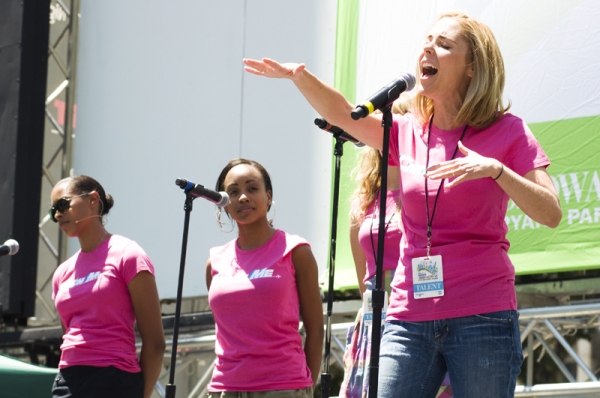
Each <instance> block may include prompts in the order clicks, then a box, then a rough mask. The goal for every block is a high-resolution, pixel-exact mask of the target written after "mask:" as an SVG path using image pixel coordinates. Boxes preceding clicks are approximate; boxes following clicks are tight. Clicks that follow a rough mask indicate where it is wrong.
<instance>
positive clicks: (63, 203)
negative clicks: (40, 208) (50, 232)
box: [48, 192, 92, 222]
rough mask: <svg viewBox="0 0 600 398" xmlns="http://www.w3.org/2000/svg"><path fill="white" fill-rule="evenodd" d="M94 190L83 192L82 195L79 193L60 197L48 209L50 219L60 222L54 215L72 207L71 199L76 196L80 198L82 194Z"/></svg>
mask: <svg viewBox="0 0 600 398" xmlns="http://www.w3.org/2000/svg"><path fill="white" fill-rule="evenodd" d="M91 193H92V192H87V193H82V194H81V195H77V196H72V197H70V198H60V199H59V200H57V201H56V202H55V203H54V206H52V207H51V208H50V210H48V214H50V219H51V220H52V221H54V222H58V220H57V219H56V218H55V217H54V216H55V215H56V212H57V211H60V212H61V213H64V212H65V211H67V210H69V209H70V208H71V201H72V200H73V199H75V198H80V197H82V196H87V195H89V194H91Z"/></svg>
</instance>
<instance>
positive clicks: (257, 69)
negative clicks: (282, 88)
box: [244, 58, 306, 80]
mask: <svg viewBox="0 0 600 398" xmlns="http://www.w3.org/2000/svg"><path fill="white" fill-rule="evenodd" d="M244 65H246V66H245V67H244V70H245V71H246V72H249V73H252V74H253V75H258V76H266V77H271V78H279V79H291V80H295V79H297V78H299V77H300V76H301V75H302V72H303V71H304V69H306V66H305V65H304V64H294V63H286V64H280V63H279V62H277V61H275V60H272V59H269V58H263V59H262V61H259V60H256V59H248V58H245V59H244Z"/></svg>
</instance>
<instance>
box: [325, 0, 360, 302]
mask: <svg viewBox="0 0 600 398" xmlns="http://www.w3.org/2000/svg"><path fill="white" fill-rule="evenodd" d="M359 6H360V2H359V0H343V1H338V10H337V31H336V50H335V76H334V86H335V88H337V89H338V90H339V91H340V92H341V93H342V94H344V96H345V97H346V98H347V99H348V101H350V102H356V67H357V47H358V46H357V41H358V16H359V15H358V14H359ZM331 153H332V154H333V145H332V151H331ZM359 154H360V152H359V150H357V149H356V148H355V146H354V145H352V144H348V143H346V144H344V154H343V156H342V157H341V161H340V164H341V167H340V171H341V173H340V195H339V198H340V199H339V203H338V222H337V238H336V255H335V267H334V269H335V278H334V290H345V289H356V288H357V287H358V282H357V280H356V271H355V269H354V260H353V259H352V251H351V250H350V239H349V228H350V220H349V216H348V215H349V214H350V204H351V197H352V192H353V191H354V188H355V184H354V182H353V181H352V179H351V176H350V173H351V171H352V170H353V169H354V167H355V165H356V163H357V159H358V157H359ZM332 157H333V155H332ZM332 162H333V163H332V170H333V172H334V173H335V157H333V160H332ZM333 176H334V175H333V174H332V192H333V182H334V180H333ZM332 196H333V195H332ZM330 208H332V206H330ZM330 223H331V221H330ZM327 268H329V264H327ZM327 276H328V272H326V273H325V274H324V275H323V277H322V278H321V279H322V282H325V283H324V289H325V290H327V289H328V282H327V281H326V280H325V279H326V278H327Z"/></svg>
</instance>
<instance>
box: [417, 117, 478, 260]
mask: <svg viewBox="0 0 600 398" xmlns="http://www.w3.org/2000/svg"><path fill="white" fill-rule="evenodd" d="M432 124H433V115H432V116H431V119H430V120H429V128H428V129H427V161H426V163H425V170H426V171H427V168H428V167H429V142H430V141H431V126H432ZM467 127H468V126H467V125H465V129H464V130H463V132H462V134H461V136H460V138H459V139H458V141H459V142H460V141H462V139H463V138H464V136H465V133H466V132H467ZM457 152H458V142H457V143H456V149H454V153H453V154H452V157H451V158H450V160H452V159H454V157H455V156H456V153H457ZM427 180H429V178H425V210H426V211H427V258H429V249H431V224H433V216H435V208H436V207H437V201H438V198H439V196H440V191H441V190H442V185H444V181H445V180H446V179H445V178H443V179H442V182H440V186H439V187H438V190H437V193H436V194H435V200H434V201H433V211H432V212H431V218H429V190H428V189H427Z"/></svg>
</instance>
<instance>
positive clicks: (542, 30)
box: [335, 0, 600, 289]
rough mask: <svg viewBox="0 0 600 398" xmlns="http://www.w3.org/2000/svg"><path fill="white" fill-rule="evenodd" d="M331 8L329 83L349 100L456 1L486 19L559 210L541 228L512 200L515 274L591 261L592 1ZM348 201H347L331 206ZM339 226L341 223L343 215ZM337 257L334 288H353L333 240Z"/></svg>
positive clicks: (594, 227)
mask: <svg viewBox="0 0 600 398" xmlns="http://www.w3.org/2000/svg"><path fill="white" fill-rule="evenodd" d="M339 7H340V10H343V12H340V13H339V15H338V19H339V21H338V40H337V56H336V75H335V82H336V86H337V87H338V88H340V89H341V90H342V91H343V92H344V93H345V94H346V95H347V97H348V98H349V100H350V101H355V102H359V101H363V100H364V99H366V98H367V97H368V96H369V95H371V94H372V93H374V92H375V91H377V90H378V89H379V88H381V87H382V86H384V85H385V84H386V83H388V82H389V81H391V80H392V79H393V78H394V77H395V76H397V75H398V74H399V73H400V72H402V71H408V72H414V71H415V66H416V59H417V55H418V53H419V51H420V49H421V43H423V39H424V37H425V33H426V32H427V30H428V28H429V27H430V26H431V24H432V22H433V21H434V19H435V18H436V16H437V15H439V14H440V13H442V12H444V11H448V10H455V9H462V10H465V11H467V12H468V13H469V14H470V15H472V16H474V17H476V18H478V19H480V20H482V21H483V22H485V23H486V24H487V25H489V26H490V27H491V29H492V31H493V32H494V34H495V35H496V39H497V40H498V43H499V45H500V48H501V50H502V54H503V56H504V62H505V67H506V90H505V99H506V101H510V102H511V103H512V108H511V112H512V113H514V114H515V115H517V116H519V117H521V118H523V119H524V120H525V122H526V123H528V125H529V126H530V128H531V130H532V131H533V133H534V134H535V136H536V137H537V139H538V140H539V141H540V142H541V144H542V146H543V148H544V150H545V151H546V153H547V154H548V156H549V157H550V160H551V162H552V165H551V166H550V167H549V169H548V171H549V173H550V175H551V177H552V180H553V182H554V185H555V186H556V188H557V190H558V192H559V195H560V200H561V204H562V208H563V214H564V215H563V220H562V222H561V223H560V226H559V227H558V228H556V229H549V228H546V227H543V226H540V225H539V224H537V223H535V222H533V221H532V220H531V219H529V218H528V217H526V216H525V215H524V214H523V213H522V212H521V211H520V210H519V209H518V208H516V206H514V204H512V203H511V206H510V209H509V211H508V214H507V216H506V222H507V224H508V226H509V230H510V232H509V235H508V238H509V240H510V242H511V248H510V252H509V254H510V257H511V259H512V260H513V262H514V264H515V267H516V271H517V274H530V273H542V272H558V271H574V270H583V269H591V268H599V267H600V260H599V259H600V245H599V244H598V242H600V179H599V176H598V174H599V173H600V157H599V156H598V152H599V151H600V138H599V137H598V133H599V131H600V116H599V115H600V77H599V75H598V73H596V70H597V68H598V66H599V64H600V26H599V25H598V23H597V21H599V20H600V3H598V2H597V1H594V0H571V1H566V0H565V1H551V2H546V1H519V0H494V1H485V2H483V1H478V0H456V1H414V0H413V1H408V0H405V1H399V0H380V1H366V0H364V1H359V0H354V1H343V2H342V1H340V2H339ZM347 147H348V148H349V146H348V145H347ZM358 150H360V149H358ZM346 154H348V151H347V152H346ZM346 154H345V157H346V159H344V160H349V162H348V163H345V164H344V167H346V170H349V169H351V168H352V164H350V156H346ZM342 189H343V192H342V193H341V195H340V196H341V197H342V198H349V197H350V195H351V192H352V189H353V185H352V184H351V182H350V180H349V178H348V176H347V175H345V177H344V181H343V182H342ZM349 207H350V201H349V200H346V201H345V202H344V203H342V207H341V209H340V212H341V213H346V214H347V212H348V210H349ZM338 230H340V231H347V230H348V221H347V217H346V218H344V217H341V219H340V223H339V226H338ZM337 258H338V261H337V264H336V284H335V286H336V289H346V288H354V287H356V276H355V271H354V265H353V262H352V256H351V253H350V250H349V243H348V240H347V239H344V240H340V241H338V251H337Z"/></svg>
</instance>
